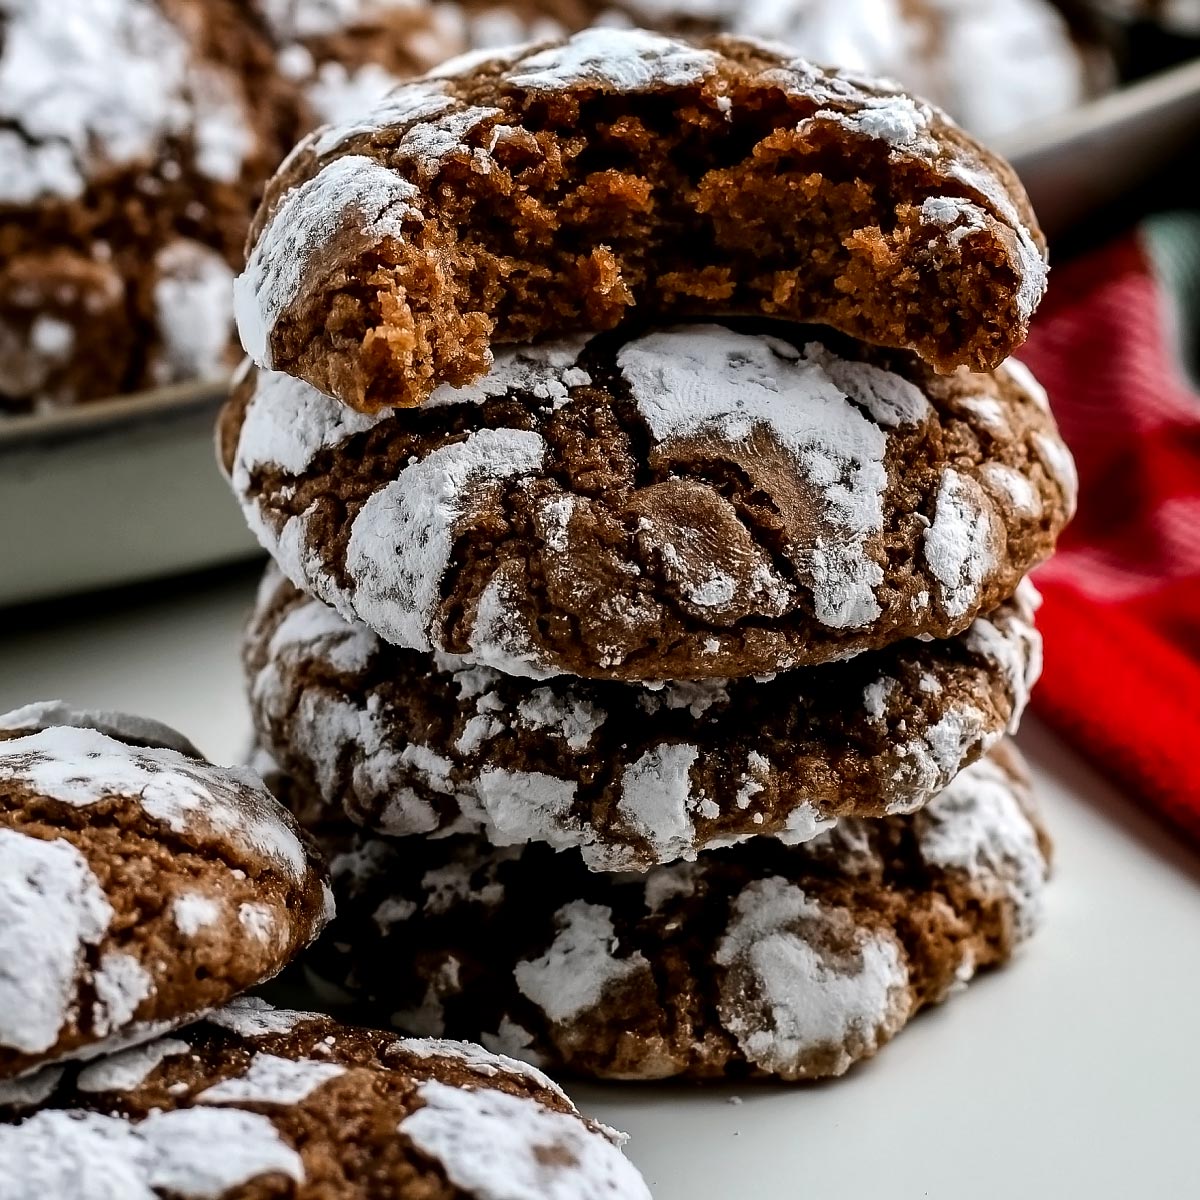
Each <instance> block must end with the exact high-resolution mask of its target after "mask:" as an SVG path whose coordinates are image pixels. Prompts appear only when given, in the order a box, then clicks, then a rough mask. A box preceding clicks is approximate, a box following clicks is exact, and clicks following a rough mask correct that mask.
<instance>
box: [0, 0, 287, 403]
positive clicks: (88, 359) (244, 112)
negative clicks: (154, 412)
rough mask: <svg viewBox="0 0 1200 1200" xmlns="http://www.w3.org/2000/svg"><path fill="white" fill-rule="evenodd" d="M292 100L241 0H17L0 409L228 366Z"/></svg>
mask: <svg viewBox="0 0 1200 1200" xmlns="http://www.w3.org/2000/svg"><path fill="white" fill-rule="evenodd" d="M292 109H293V104H292V101H291V100H290V98H289V95H288V89H287V88H286V87H285V86H284V85H283V84H282V83H281V81H280V80H279V77H278V74H277V72H276V69H275V55H274V50H273V47H272V46H271V43H270V41H269V40H268V39H267V38H266V36H265V35H264V34H263V32H262V30H261V29H260V28H259V27H258V25H257V23H256V22H255V21H253V20H252V19H251V18H250V17H249V16H248V15H247V12H246V10H245V7H244V6H243V5H242V4H240V3H236V2H235V0H205V2H204V3H199V2H197V0H157V2H155V0H62V3H59V4H54V5H47V4H45V3H41V2H39V0H4V3H3V4H0V160H2V161H3V162H4V170H3V171H2V172H0V409H10V410H13V409H15V410H20V409H25V408H30V407H35V406H36V407H47V406H50V407H52V406H56V405H64V404H72V403H75V402H77V401H79V400H82V399H87V398H90V397H94V396H105V395H112V394H114V393H118V392H126V391H133V390H137V389H139V388H144V387H147V386H152V385H156V384H164V383H170V382H173V381H175V380H180V379H192V378H197V377H204V376H210V377H211V376H221V375H223V374H224V373H225V372H226V371H227V370H228V367H229V358H228V355H229V332H230V330H231V322H230V303H229V290H230V283H231V280H232V278H233V272H234V269H235V268H236V266H237V264H238V262H239V261H240V256H241V252H242V242H243V239H244V236H245V230H246V224H247V219H248V213H249V210H250V207H251V205H252V204H253V202H254V199H255V196H256V194H257V192H258V189H259V186H260V183H261V180H262V179H263V178H264V177H265V175H266V174H267V173H268V172H269V171H270V170H271V169H272V167H273V166H274V165H275V164H276V163H277V162H278V160H279V158H280V156H281V155H282V153H283V152H284V151H285V150H286V148H287V146H288V144H290V141H291V140H292V138H293V137H294V136H295V118H294V115H293V111H292Z"/></svg>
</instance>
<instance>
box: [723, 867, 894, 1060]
mask: <svg viewBox="0 0 1200 1200" xmlns="http://www.w3.org/2000/svg"><path fill="white" fill-rule="evenodd" d="M824 946H829V947H830V949H829V950H826V951H825V952H824V953H823V952H822V947H824ZM714 957H715V961H716V963H717V964H718V966H722V967H724V968H725V969H726V971H727V972H728V974H727V975H726V977H725V982H724V984H723V988H722V993H723V994H722V1009H723V1012H722V1017H723V1020H724V1022H725V1024H726V1026H727V1027H728V1029H729V1030H730V1032H731V1033H732V1034H733V1035H734V1036H735V1037H736V1038H737V1040H738V1044H739V1045H740V1046H741V1048H742V1052H743V1053H744V1054H745V1055H746V1057H747V1058H748V1059H749V1060H750V1061H751V1062H753V1063H755V1064H756V1065H757V1066H759V1067H761V1068H763V1069H764V1070H766V1071H769V1072H771V1073H772V1074H778V1075H782V1076H783V1077H784V1078H794V1077H796V1076H799V1075H801V1074H802V1073H803V1071H804V1066H805V1061H806V1059H808V1058H809V1057H810V1056H813V1055H814V1054H817V1055H824V1054H832V1055H833V1056H834V1061H833V1063H832V1065H831V1066H830V1068H829V1073H830V1074H834V1075H840V1074H842V1073H843V1072H845V1071H846V1070H847V1069H848V1068H849V1067H850V1065H851V1063H852V1062H853V1061H854V1060H855V1059H856V1058H859V1057H861V1056H862V1055H863V1054H864V1053H866V1054H870V1053H873V1052H874V1051H875V1050H876V1049H877V1048H878V1046H879V1045H880V1044H881V1043H882V1042H884V1041H886V1040H887V1039H888V1038H889V1037H891V1036H892V1034H894V1033H895V1032H896V1031H897V1030H898V1029H900V1027H901V1026H902V1025H904V1023H905V1022H906V1021H907V1019H908V1017H909V1013H910V1008H911V1004H912V1001H911V998H910V996H909V991H908V973H907V970H906V969H905V965H904V949H903V947H902V946H901V944H900V942H899V940H898V939H897V938H896V937H895V935H894V934H892V933H891V932H890V931H888V930H879V931H873V930H870V929H869V928H864V927H862V926H859V925H856V924H855V923H854V920H853V918H852V916H851V914H850V912H849V911H847V910H845V909H838V908H832V907H828V906H825V905H822V904H821V903H819V902H818V901H815V900H812V899H810V898H809V897H808V896H807V895H806V894H805V892H804V889H803V888H802V887H798V886H797V885H795V884H793V883H790V882H788V881H787V880H785V879H782V878H780V877H778V876H776V877H773V878H770V879H762V880H756V881H755V882H754V883H751V884H749V885H748V886H747V887H746V888H745V889H744V890H743V891H742V893H741V894H740V895H739V896H738V897H737V899H736V900H735V901H734V903H733V909H732V917H731V920H730V923H729V926H728V928H727V929H726V931H725V935H724V937H723V938H722V940H721V942H720V944H719V946H718V947H717V950H716V954H715V956H714ZM748 996H749V997H752V998H753V999H751V1001H750V1003H749V1005H748V1004H747V1000H746V998H747V997H748Z"/></svg>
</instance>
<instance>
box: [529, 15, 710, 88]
mask: <svg viewBox="0 0 1200 1200" xmlns="http://www.w3.org/2000/svg"><path fill="white" fill-rule="evenodd" d="M719 62H720V59H719V58H718V56H717V55H716V54H714V53H713V52H712V51H711V50H699V49H697V48H696V47H694V46H691V45H689V44H688V43H687V42H684V41H679V40H678V39H676V38H667V37H661V36H659V35H658V34H655V33H648V32H646V31H645V30H641V29H606V28H602V27H601V28H593V29H585V30H583V31H582V32H581V33H577V34H575V36H574V37H571V38H568V39H567V40H566V41H565V42H563V43H562V44H561V45H558V46H551V47H549V48H548V49H545V50H540V51H538V52H536V53H534V54H531V55H528V56H526V57H524V58H522V59H521V60H520V61H519V62H518V64H517V66H516V69H515V71H514V73H513V74H512V76H511V77H510V84H511V86H512V87H514V88H522V89H525V90H527V91H532V92H538V91H555V90H557V89H560V88H567V87H576V86H580V85H589V84H590V85H593V86H595V87H597V88H602V89H605V90H611V91H616V92H638V91H645V90H647V89H650V88H659V87H666V88H672V87H689V86H692V85H694V84H698V83H702V82H703V81H704V80H705V79H706V78H708V77H709V76H710V75H713V74H714V73H715V72H716V69H717V66H718V64H719Z"/></svg>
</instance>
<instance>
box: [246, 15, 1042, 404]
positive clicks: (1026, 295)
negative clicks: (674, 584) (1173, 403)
mask: <svg viewBox="0 0 1200 1200" xmlns="http://www.w3.org/2000/svg"><path fill="white" fill-rule="evenodd" d="M434 75H435V76H436V77H431V78H425V79H422V80H420V81H417V82H414V83H411V84H406V85H403V86H401V87H399V88H397V89H396V90H395V91H393V92H391V93H390V94H389V95H387V96H386V97H385V98H384V99H383V100H381V101H380V102H379V104H378V105H377V106H376V107H375V108H374V109H373V110H371V111H370V112H368V113H365V114H363V115H361V116H360V117H358V118H357V119H354V120H351V121H348V122H346V123H344V124H342V125H336V126H331V127H327V128H325V129H323V130H320V131H318V132H316V133H315V134H313V135H312V136H310V137H309V138H308V139H306V140H305V141H304V142H302V143H301V144H300V146H299V147H298V148H297V149H296V151H294V152H293V153H292V154H291V155H290V156H289V157H288V159H287V161H286V163H285V164H284V165H283V167H282V168H281V169H280V171H279V172H278V174H277V175H276V176H275V178H274V179H273V180H272V182H271V183H270V184H269V185H268V188H267V194H266V198H265V200H264V203H263V206H262V208H261V209H260V211H259V214H258V216H257V218H256V221H255V225H254V228H253V231H252V235H251V238H250V243H249V258H248V264H247V268H246V271H245V273H244V274H243V275H242V276H241V277H240V279H239V280H238V284H237V317H238V326H239V331H240V333H241V337H242V341H243V344H244V346H245V347H246V349H247V351H248V353H250V355H251V356H252V357H253V358H254V360H255V361H256V362H257V363H258V364H259V365H260V366H264V367H269V368H273V369H277V370H280V371H284V372H287V373H289V374H292V375H296V376H298V377H300V378H302V379H304V380H306V381H307V382H308V383H311V384H312V385H313V386H314V387H317V388H319V389H321V390H322V391H324V392H326V393H327V394H329V395H332V396H335V397H336V398H338V399H339V400H341V401H343V402H345V403H347V404H349V405H351V406H354V407H356V408H360V409H364V410H372V409H376V408H380V407H383V406H389V405H400V406H404V405H413V404H419V403H421V402H423V401H424V400H426V399H427V398H428V397H429V395H430V393H431V392H433V391H434V389H435V388H436V387H437V386H438V385H439V384H443V383H450V384H457V385H461V384H466V383H470V382H472V381H475V380H478V379H479V378H481V377H482V376H484V375H485V374H486V371H487V368H488V366H489V365H490V362H491V355H492V345H493V343H527V342H531V341H535V340H537V339H540V338H545V337H552V336H556V335H563V334H568V333H573V332H576V331H579V330H583V329H587V330H593V331H599V330H605V329H608V328H611V327H612V326H614V325H616V324H617V323H618V322H619V321H620V320H621V319H622V318H623V317H624V316H625V315H626V314H627V313H628V312H629V310H630V309H631V308H632V307H633V306H635V305H636V306H637V309H638V312H639V314H642V315H644V316H646V317H649V318H658V317H662V316H678V315H681V314H689V315H695V314H707V315H712V314H721V313H728V312H747V313H757V314H763V313H765V314H770V315H775V316H779V317H784V318H788V319H791V320H799V321H817V322H820V323H822V324H825V325H830V326H833V327H835V328H837V329H839V330H841V331H842V332H844V333H847V334H851V335H854V336H856V337H861V338H863V339H865V340H867V341H871V342H876V343H880V344H884V345H888V346H893V347H903V348H907V349H910V350H912V351H913V352H914V353H915V354H917V355H918V356H919V357H921V358H922V359H924V360H925V361H927V362H929V363H930V364H931V365H932V366H933V367H935V368H936V369H937V370H939V371H947V372H948V371H952V370H954V369H955V368H956V367H959V366H963V365H966V366H970V367H972V368H975V369H989V368H992V367H995V366H997V365H998V364H999V363H1001V362H1002V361H1003V360H1004V359H1005V358H1006V357H1007V356H1008V355H1009V354H1010V353H1011V352H1012V351H1013V349H1014V348H1015V347H1016V346H1018V345H1019V344H1020V343H1021V341H1022V340H1023V339H1024V337H1025V333H1026V330H1027V327H1028V323H1029V318H1030V316H1031V315H1032V313H1033V310H1034V308H1035V306H1036V305H1037V303H1038V301H1039V300H1040V298H1041V295H1042V293H1043V291H1044V288H1045V282H1046V263H1045V244H1044V240H1043V238H1042V236H1041V234H1040V232H1039V231H1038V229H1037V226H1036V223H1035V221H1034V218H1033V214H1032V211H1031V209H1030V207H1029V203H1028V199H1027V198H1026V196H1025V193H1024V191H1023V189H1022V188H1021V185H1020V183H1019V181H1018V180H1017V178H1016V176H1015V174H1014V173H1013V172H1012V171H1011V169H1010V168H1009V167H1008V166H1007V165H1006V164H1005V163H1003V162H1002V161H1001V160H999V159H998V158H996V157H995V156H994V155H992V154H991V153H989V152H988V151H987V150H985V149H984V148H983V147H982V146H980V145H979V144H978V143H977V142H975V141H974V140H973V139H972V138H971V137H969V136H968V135H967V134H965V133H963V132H962V130H961V129H959V128H958V126H956V125H955V124H954V123H953V122H952V121H950V120H949V119H948V118H946V117H945V116H944V115H943V114H942V113H941V112H940V111H939V110H937V109H935V108H933V107H931V106H930V105H928V104H926V103H924V102H922V101H919V100H916V99H914V98H913V97H912V96H910V95H908V94H907V93H905V92H902V91H899V90H896V89H893V88H891V87H889V86H887V85H884V84H880V83H877V82H872V81H868V80H865V79H863V78H860V77H859V76H858V75H856V74H855V73H853V72H839V71H826V70H823V69H821V68H818V67H816V66H814V65H812V64H811V63H809V62H807V61H806V60H804V59H798V58H793V57H791V56H790V55H789V54H788V53H786V52H784V51H782V50H779V49H776V48H772V47H769V46H767V45H765V44H764V43H761V42H757V41H751V40H744V39H737V38H732V37H715V38H710V39H706V40H703V41H701V42H700V43H692V42H687V41H683V40H680V39H676V38H669V37H663V36H660V35H656V34H651V33H647V32H645V31H641V30H614V29H606V28H599V29H589V30H585V31H583V32H582V33H579V34H576V35H575V36H574V37H572V38H570V39H568V40H566V41H563V42H559V43H551V44H543V45H540V46H533V47H528V46H527V47H522V48H518V49H514V50H510V51H498V52H496V53H494V54H479V53H476V54H473V55H469V56H466V57H465V58H460V59H457V60H454V61H452V62H451V63H449V64H445V65H444V66H443V67H441V68H439V69H438V70H437V71H436V72H435V73H434Z"/></svg>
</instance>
